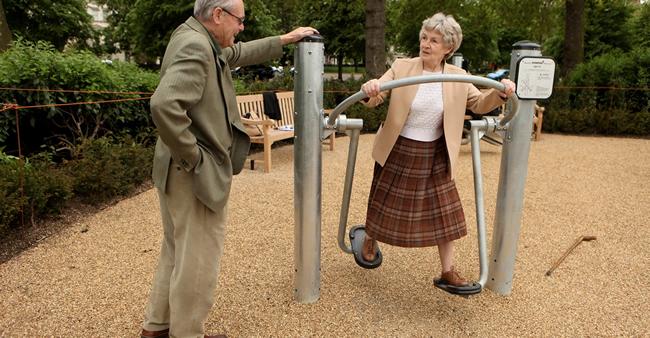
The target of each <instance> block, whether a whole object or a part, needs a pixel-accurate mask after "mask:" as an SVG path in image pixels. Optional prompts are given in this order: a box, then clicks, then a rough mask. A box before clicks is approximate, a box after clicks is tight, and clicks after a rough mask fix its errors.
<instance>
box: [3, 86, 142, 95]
mask: <svg viewBox="0 0 650 338" xmlns="http://www.w3.org/2000/svg"><path fill="white" fill-rule="evenodd" d="M0 90H13V91H19V92H55V93H80V94H129V95H151V94H153V93H151V92H116V91H110V90H80V89H37V88H11V87H0Z"/></svg>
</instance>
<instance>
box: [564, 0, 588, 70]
mask: <svg viewBox="0 0 650 338" xmlns="http://www.w3.org/2000/svg"><path fill="white" fill-rule="evenodd" d="M584 9H585V0H566V2H565V16H564V50H563V52H564V55H563V57H562V65H561V67H560V73H561V75H562V76H566V75H567V74H569V73H570V72H571V71H572V70H573V69H574V68H575V67H576V66H577V65H578V64H579V63H581V62H582V61H583V58H584V43H585V31H584V20H583V19H584V14H583V13H584Z"/></svg>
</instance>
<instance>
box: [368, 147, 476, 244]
mask: <svg viewBox="0 0 650 338" xmlns="http://www.w3.org/2000/svg"><path fill="white" fill-rule="evenodd" d="M366 231H367V233H368V235H370V237H372V238H374V239H376V240H378V241H380V242H384V243H388V244H391V245H397V246H402V247H425V246H434V245H437V244H439V243H445V242H449V241H452V240H455V239H458V238H461V237H463V236H465V235H466V234H467V227H466V225H465V214H464V213H463V207H462V205H461V203H460V197H459V196H458V190H456V184H455V183H454V181H452V180H451V173H450V172H449V157H448V156H447V147H446V145H445V138H444V136H443V137H441V138H439V139H437V140H435V141H433V142H420V141H415V140H411V139H408V138H405V137H402V136H400V137H399V138H398V139H397V143H395V146H394V147H393V150H392V151H391V153H390V155H389V156H388V159H387V160H386V164H385V165H384V167H382V166H380V165H379V164H378V163H375V170H374V174H373V178H372V186H371V187H370V197H369V198H368V213H367V215H366Z"/></svg>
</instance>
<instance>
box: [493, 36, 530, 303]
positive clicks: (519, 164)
mask: <svg viewBox="0 0 650 338" xmlns="http://www.w3.org/2000/svg"><path fill="white" fill-rule="evenodd" d="M513 47H514V48H513V50H512V54H511V58H510V74H517V66H518V61H519V59H521V58H522V57H524V56H541V50H540V46H539V45H538V44H536V43H532V42H530V41H521V42H518V43H516V44H515V45H514V46H513ZM534 109H535V100H523V99H522V100H520V107H519V110H520V112H519V114H517V115H516V116H515V117H514V118H513V119H512V121H511V122H510V124H509V127H508V128H507V130H506V133H505V137H504V139H503V146H502V150H501V167H500V172H499V188H498V192H497V205H496V212H495V216H494V231H493V238H492V250H491V251H490V252H491V256H490V267H489V276H488V281H487V284H486V286H487V288H488V289H491V290H492V291H494V292H496V293H497V294H500V295H509V294H510V292H511V291H512V279H513V275H514V265H515V257H516V254H517V242H518V239H519V230H520V228H521V218H522V210H523V204H524V187H525V184H526V176H527V174H528V155H529V154H530V138H531V132H532V128H533V114H534Z"/></svg>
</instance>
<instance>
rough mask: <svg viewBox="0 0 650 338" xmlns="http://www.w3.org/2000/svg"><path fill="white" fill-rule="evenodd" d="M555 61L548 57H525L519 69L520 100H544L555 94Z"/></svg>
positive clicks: (518, 90)
mask: <svg viewBox="0 0 650 338" xmlns="http://www.w3.org/2000/svg"><path fill="white" fill-rule="evenodd" d="M554 76H555V61H553V59H551V58H547V57H523V58H521V59H520V60H519V65H518V67H517V77H516V78H515V81H516V83H517V96H518V97H519V98H520V99H528V100H543V99H547V98H549V97H550V96H551V94H552V93H553V79H554Z"/></svg>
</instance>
